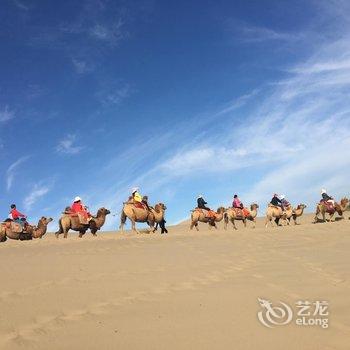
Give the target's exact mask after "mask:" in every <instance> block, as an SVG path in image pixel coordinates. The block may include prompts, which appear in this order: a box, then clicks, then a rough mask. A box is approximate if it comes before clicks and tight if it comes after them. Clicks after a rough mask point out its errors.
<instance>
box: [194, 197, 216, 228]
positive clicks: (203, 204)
mask: <svg viewBox="0 0 350 350" xmlns="http://www.w3.org/2000/svg"><path fill="white" fill-rule="evenodd" d="M207 204H208V203H207V202H206V201H205V200H204V198H203V196H202V195H199V196H198V197H197V208H198V209H204V210H206V211H207V214H206V215H207V216H208V217H209V218H211V219H212V220H213V222H214V220H215V212H214V211H213V210H211V209H210V208H209V207H207V206H206V205H207Z"/></svg>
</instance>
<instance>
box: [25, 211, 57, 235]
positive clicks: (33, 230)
mask: <svg viewBox="0 0 350 350" xmlns="http://www.w3.org/2000/svg"><path fill="white" fill-rule="evenodd" d="M51 221H53V219H52V218H46V217H45V216H42V217H41V219H40V220H39V222H38V225H37V226H36V227H35V226H31V225H29V226H28V227H27V232H28V233H30V234H31V235H32V238H43V236H44V234H45V233H46V231H47V225H48V224H49V223H50V222H51Z"/></svg>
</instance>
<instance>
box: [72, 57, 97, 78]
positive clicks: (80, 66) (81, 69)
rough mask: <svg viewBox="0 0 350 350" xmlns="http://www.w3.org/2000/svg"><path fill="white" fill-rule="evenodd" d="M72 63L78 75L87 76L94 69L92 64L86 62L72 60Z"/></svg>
mask: <svg viewBox="0 0 350 350" xmlns="http://www.w3.org/2000/svg"><path fill="white" fill-rule="evenodd" d="M72 63H73V67H74V69H75V71H76V72H77V73H78V74H85V73H89V72H91V71H92V69H93V67H92V65H91V64H88V63H87V62H86V61H83V60H78V59H76V58H72Z"/></svg>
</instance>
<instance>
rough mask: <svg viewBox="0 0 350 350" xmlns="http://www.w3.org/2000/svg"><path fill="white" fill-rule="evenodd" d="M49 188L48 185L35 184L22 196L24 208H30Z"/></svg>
mask: <svg viewBox="0 0 350 350" xmlns="http://www.w3.org/2000/svg"><path fill="white" fill-rule="evenodd" d="M50 190H51V188H50V186H48V185H42V184H35V185H34V186H33V188H32V189H31V191H30V192H29V194H28V195H27V196H26V197H25V198H24V201H23V205H24V208H25V210H31V209H32V207H33V205H34V204H35V203H36V202H37V201H38V200H39V199H41V198H42V197H44V196H45V195H46V194H47V193H48V192H49V191H50Z"/></svg>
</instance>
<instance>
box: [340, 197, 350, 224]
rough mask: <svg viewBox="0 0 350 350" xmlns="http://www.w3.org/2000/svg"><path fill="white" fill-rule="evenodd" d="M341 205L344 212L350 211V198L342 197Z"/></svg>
mask: <svg viewBox="0 0 350 350" xmlns="http://www.w3.org/2000/svg"><path fill="white" fill-rule="evenodd" d="M340 206H341V208H342V211H343V214H344V212H346V211H350V200H349V199H348V198H346V197H344V198H342V199H341V200H340ZM349 220H350V217H349Z"/></svg>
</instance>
